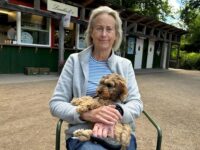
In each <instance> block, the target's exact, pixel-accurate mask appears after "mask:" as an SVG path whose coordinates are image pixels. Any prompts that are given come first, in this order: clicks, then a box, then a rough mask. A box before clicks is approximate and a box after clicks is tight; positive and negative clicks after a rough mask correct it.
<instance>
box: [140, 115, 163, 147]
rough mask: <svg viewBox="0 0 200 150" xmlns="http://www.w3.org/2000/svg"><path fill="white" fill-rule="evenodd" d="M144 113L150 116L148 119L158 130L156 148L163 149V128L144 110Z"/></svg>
mask: <svg viewBox="0 0 200 150" xmlns="http://www.w3.org/2000/svg"><path fill="white" fill-rule="evenodd" d="M143 113H144V115H145V116H146V117H147V118H148V120H149V121H150V122H151V123H152V124H153V126H154V127H155V128H156V130H157V145H156V150H161V143H162V130H161V128H160V127H159V126H158V125H157V124H156V122H155V121H154V120H153V119H152V118H151V117H150V115H149V114H148V113H147V112H145V111H143Z"/></svg>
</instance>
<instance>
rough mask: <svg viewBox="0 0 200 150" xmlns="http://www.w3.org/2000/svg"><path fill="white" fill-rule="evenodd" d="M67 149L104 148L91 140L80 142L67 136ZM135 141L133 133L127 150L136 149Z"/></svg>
mask: <svg viewBox="0 0 200 150" xmlns="http://www.w3.org/2000/svg"><path fill="white" fill-rule="evenodd" d="M66 147H67V150H94V149H95V150H106V149H105V148H104V147H103V146H101V145H99V144H95V143H92V142H91V141H86V142H81V141H79V140H78V139H73V138H69V139H68V140H67V141H66ZM136 148H137V143H136V139H135V136H134V135H131V142H130V145H129V147H128V149H127V150H136Z"/></svg>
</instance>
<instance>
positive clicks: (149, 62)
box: [146, 40, 155, 68]
mask: <svg viewBox="0 0 200 150" xmlns="http://www.w3.org/2000/svg"><path fill="white" fill-rule="evenodd" d="M154 46H155V41H152V40H149V46H148V53H147V65H146V68H153V55H154Z"/></svg>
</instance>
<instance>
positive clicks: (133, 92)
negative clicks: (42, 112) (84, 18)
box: [49, 47, 143, 137]
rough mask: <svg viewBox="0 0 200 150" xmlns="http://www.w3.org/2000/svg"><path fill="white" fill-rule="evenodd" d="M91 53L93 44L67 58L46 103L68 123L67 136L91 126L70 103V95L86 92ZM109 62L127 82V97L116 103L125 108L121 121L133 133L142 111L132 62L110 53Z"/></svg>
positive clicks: (114, 71) (78, 95) (52, 111)
mask: <svg viewBox="0 0 200 150" xmlns="http://www.w3.org/2000/svg"><path fill="white" fill-rule="evenodd" d="M91 52H92V47H89V48H87V49H85V50H83V51H81V52H80V53H75V54H71V55H70V56H69V57H68V59H67V61H66V63H65V65H64V67H63V70H62V73H61V75H60V77H59V80H58V83H57V85H56V88H55V91H54V94H53V96H52V98H51V100H50V102H49V106H50V111H51V113H52V115H53V116H56V117H58V118H61V119H63V120H65V121H67V122H68V123H69V128H68V130H66V134H67V137H69V136H71V134H72V132H73V131H74V130H76V129H79V128H92V126H91V124H90V123H88V122H85V121H82V120H80V118H79V117H80V115H79V113H77V112H76V107H75V106H73V105H71V104H70V101H71V100H72V98H73V97H81V96H85V95H86V87H87V82H88V74H89V71H88V64H89V58H90V56H91ZM108 65H109V67H110V69H111V71H112V72H113V73H118V74H120V75H122V76H123V77H124V78H125V79H126V81H127V86H128V97H127V99H126V101H125V102H124V103H123V104H121V103H119V105H120V106H121V107H122V109H123V111H124V115H123V118H122V122H123V123H129V124H131V127H132V130H133V132H134V130H135V118H137V117H138V116H139V115H140V114H141V112H142V110H143V103H142V101H141V100H140V93H139V90H138V86H137V82H136V79H135V73H134V70H133V67H132V63H131V61H129V60H128V59H126V58H122V57H120V56H117V55H115V54H114V52H112V54H111V56H110V57H109V59H108Z"/></svg>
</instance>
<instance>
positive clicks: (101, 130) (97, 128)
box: [92, 123, 115, 138]
mask: <svg viewBox="0 0 200 150" xmlns="http://www.w3.org/2000/svg"><path fill="white" fill-rule="evenodd" d="M114 126H115V125H106V124H103V123H95V124H94V128H93V130H92V133H93V135H94V136H96V137H100V138H102V137H103V138H106V137H111V138H114Z"/></svg>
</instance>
